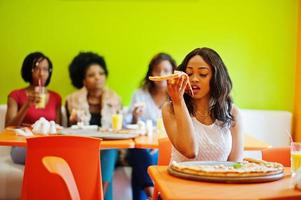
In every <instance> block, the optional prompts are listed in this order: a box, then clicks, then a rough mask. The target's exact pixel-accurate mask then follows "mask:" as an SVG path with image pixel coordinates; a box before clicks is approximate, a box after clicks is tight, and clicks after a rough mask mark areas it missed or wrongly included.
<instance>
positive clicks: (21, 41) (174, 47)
mask: <svg viewBox="0 0 301 200" xmlns="http://www.w3.org/2000/svg"><path fill="white" fill-rule="evenodd" d="M297 16H298V1H297V0H249V1H243V0H232V1H230V0H228V1H227V0H210V1H208V0H175V1H172V0H162V1H159V0H140V1H139V0H94V1H93V0H88V1H85V0H53V1H50V0H48V1H46V0H44V1H28V0H9V1H8V0H0V58H1V59H0V67H1V74H0V92H1V95H0V103H5V102H6V98H7V94H8V93H9V91H11V90H12V89H15V88H20V87H24V86H25V85H26V84H25V83H24V82H23V80H22V79H21V76H20V67H21V64H22V61H23V59H24V57H25V56H26V55H27V54H28V53H30V52H32V51H36V50H40V51H42V52H44V53H45V54H46V55H48V56H49V57H50V59H51V60H52V62H53V64H54V72H53V79H52V82H51V84H50V88H51V89H53V90H56V91H58V92H59V93H60V94H61V95H62V96H63V97H64V96H65V95H67V94H68V93H70V92H72V91H73V90H74V88H72V86H71V83H70V80H69V76H68V71H67V67H68V64H69V63H70V61H71V59H72V58H73V57H74V56H75V55H76V54H77V53H78V52H79V51H87V50H91V51H95V52H98V53H99V54H102V55H103V56H104V57H105V59H106V61H107V64H108V67H109V72H110V75H109V79H108V85H109V86H110V87H111V88H113V89H115V90H116V91H117V92H118V93H119V94H120V95H121V97H122V99H123V102H124V104H128V103H129V101H130V97H131V94H132V92H133V91H134V89H135V88H136V87H137V86H138V83H139V82H140V80H141V79H142V78H143V76H144V74H145V72H146V69H147V65H148V62H149V60H150V59H151V57H152V56H153V55H154V54H156V53H157V52H161V51H164V52H168V53H170V54H172V55H173V56H174V57H175V59H176V61H177V62H178V63H180V62H181V60H182V59H183V57H184V56H185V55H186V54H187V53H188V52H189V51H190V50H192V49H194V48H195V47H202V46H207V47H211V48H214V49H215V50H217V51H218V52H219V53H220V55H221V56H222V58H223V59H224V62H225V63H226V65H227V67H228V69H229V71H230V75H231V77H232V80H233V82H234V89H233V97H234V100H235V102H236V104H238V105H239V106H240V107H242V108H258V109H284V110H293V97H294V82H295V63H296V41H297V39H296V38H297Z"/></svg>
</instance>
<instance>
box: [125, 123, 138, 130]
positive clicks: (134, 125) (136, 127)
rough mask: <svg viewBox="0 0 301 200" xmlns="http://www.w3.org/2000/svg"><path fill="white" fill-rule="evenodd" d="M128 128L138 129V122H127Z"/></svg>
mask: <svg viewBox="0 0 301 200" xmlns="http://www.w3.org/2000/svg"><path fill="white" fill-rule="evenodd" d="M125 127H126V128H127V129H138V128H139V127H138V124H127V125H126V126H125Z"/></svg>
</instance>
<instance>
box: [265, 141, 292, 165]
mask: <svg viewBox="0 0 301 200" xmlns="http://www.w3.org/2000/svg"><path fill="white" fill-rule="evenodd" d="M290 155H291V149H290V147H289V146H287V147H271V148H267V149H264V150H262V160H265V161H268V162H278V163H281V164H282V165H283V166H285V167H290V166H291V160H290Z"/></svg>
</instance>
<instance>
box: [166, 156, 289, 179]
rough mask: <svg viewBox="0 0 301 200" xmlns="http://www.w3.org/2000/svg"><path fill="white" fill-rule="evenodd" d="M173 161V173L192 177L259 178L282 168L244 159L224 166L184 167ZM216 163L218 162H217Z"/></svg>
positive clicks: (280, 165)
mask: <svg viewBox="0 0 301 200" xmlns="http://www.w3.org/2000/svg"><path fill="white" fill-rule="evenodd" d="M184 163H185V162H182V163H177V162H175V161H173V162H172V163H171V164H170V166H169V168H170V169H171V170H173V171H176V172H180V173H185V174H189V175H194V176H208V177H261V176H270V175H276V174H281V173H283V172H284V167H283V165H282V164H280V163H276V162H266V161H263V160H256V159H252V158H245V159H244V161H243V162H224V163H225V164H214V162H213V164H204V165H202V164H200V165H185V164H184ZM217 163H218V162H217Z"/></svg>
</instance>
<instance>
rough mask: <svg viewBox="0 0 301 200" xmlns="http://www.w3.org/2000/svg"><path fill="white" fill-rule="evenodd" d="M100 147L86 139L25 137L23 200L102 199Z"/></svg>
mask: <svg viewBox="0 0 301 200" xmlns="http://www.w3.org/2000/svg"><path fill="white" fill-rule="evenodd" d="M99 147H100V140H99V139H95V138H88V137H77V136H46V137H33V138H28V139H27V156H26V162H25V169H24V179H23V186H22V199H30V200H31V199H33V200H35V199H43V200H44V199H45V200H48V199H77V198H79V197H80V199H97V200H98V199H103V193H102V182H101V170H100V157H99ZM53 157H54V158H55V159H52V160H51V158H53ZM49 159H50V160H49ZM64 162H65V163H64ZM68 167H70V168H69V172H68V169H67V168H68ZM59 168H61V169H59ZM62 168H63V169H62ZM70 169H71V170H70ZM49 171H51V173H49ZM53 173H55V174H53ZM56 174H59V175H56ZM74 182H75V184H74ZM76 191H78V194H79V197H78V196H77V195H76ZM71 193H72V194H71Z"/></svg>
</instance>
